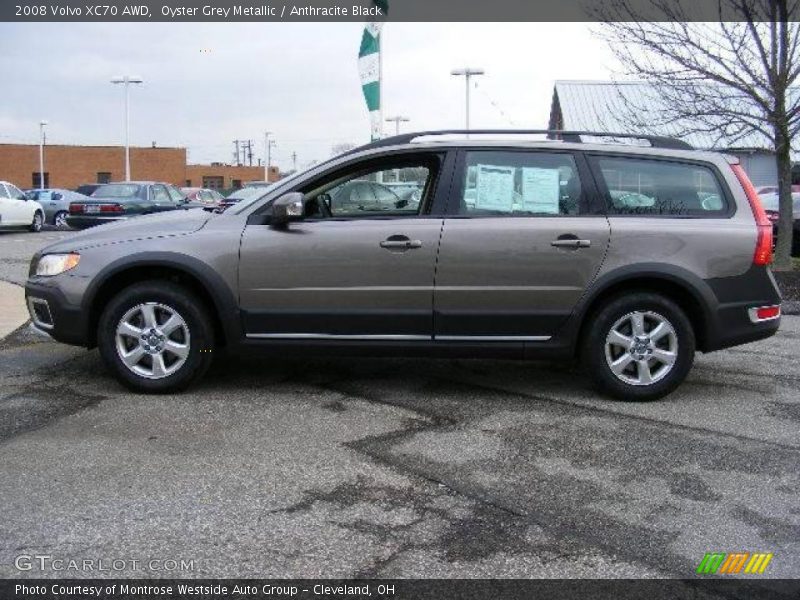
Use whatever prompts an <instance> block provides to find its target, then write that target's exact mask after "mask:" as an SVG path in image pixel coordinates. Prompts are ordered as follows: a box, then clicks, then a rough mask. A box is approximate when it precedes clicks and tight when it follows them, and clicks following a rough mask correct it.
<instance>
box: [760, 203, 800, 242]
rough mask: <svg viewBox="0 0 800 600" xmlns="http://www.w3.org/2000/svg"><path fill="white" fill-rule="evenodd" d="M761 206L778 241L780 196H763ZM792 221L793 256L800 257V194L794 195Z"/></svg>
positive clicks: (774, 237)
mask: <svg viewBox="0 0 800 600" xmlns="http://www.w3.org/2000/svg"><path fill="white" fill-rule="evenodd" d="M760 196H761V205H762V206H763V207H764V212H766V213H767V218H768V219H769V220H770V222H771V223H772V229H773V233H772V235H773V239H774V240H775V241H776V242H777V239H778V218H779V213H778V202H779V201H778V194H777V193H774V194H761V195H760ZM792 220H793V221H794V228H793V231H794V234H793V236H792V255H794V256H797V255H800V192H798V193H793V194H792Z"/></svg>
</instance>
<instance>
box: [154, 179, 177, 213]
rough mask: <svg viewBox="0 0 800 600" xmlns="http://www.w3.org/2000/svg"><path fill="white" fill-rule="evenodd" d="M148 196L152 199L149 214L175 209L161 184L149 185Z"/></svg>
mask: <svg viewBox="0 0 800 600" xmlns="http://www.w3.org/2000/svg"><path fill="white" fill-rule="evenodd" d="M150 194H151V198H152V205H151V206H152V208H151V209H150V211H151V212H164V211H167V210H174V209H175V203H174V202H173V201H172V198H170V195H169V192H168V191H167V188H166V186H163V185H161V184H155V185H151V186H150Z"/></svg>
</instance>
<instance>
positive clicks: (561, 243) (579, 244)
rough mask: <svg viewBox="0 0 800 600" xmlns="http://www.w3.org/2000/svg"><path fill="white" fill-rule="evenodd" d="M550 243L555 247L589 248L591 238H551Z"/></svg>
mask: <svg viewBox="0 0 800 600" xmlns="http://www.w3.org/2000/svg"><path fill="white" fill-rule="evenodd" d="M550 245H551V246H555V247H556V248H589V247H590V246H591V245H592V240H574V239H566V240H553V241H552V242H550Z"/></svg>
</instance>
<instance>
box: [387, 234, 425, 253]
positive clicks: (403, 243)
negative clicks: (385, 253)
mask: <svg viewBox="0 0 800 600" xmlns="http://www.w3.org/2000/svg"><path fill="white" fill-rule="evenodd" d="M380 246H381V248H385V249H387V250H413V249H414V248H422V242H421V241H420V240H412V239H409V238H407V237H406V236H404V235H390V236H389V237H388V238H386V239H385V240H383V241H382V242H381V243H380Z"/></svg>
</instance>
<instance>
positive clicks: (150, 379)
mask: <svg viewBox="0 0 800 600" xmlns="http://www.w3.org/2000/svg"><path fill="white" fill-rule="evenodd" d="M97 342H98V347H99V349H100V355H101V356H102V358H103V360H104V362H105V363H106V365H107V366H108V368H109V369H110V370H111V371H112V372H113V373H114V375H115V376H116V377H117V379H119V380H120V381H121V382H122V383H123V384H124V385H125V386H127V387H129V388H131V389H133V390H135V391H139V392H153V393H163V392H174V391H180V390H183V389H186V388H187V387H188V386H189V385H191V384H192V383H193V382H195V381H197V380H198V379H199V378H200V377H201V376H202V375H203V373H205V371H206V369H208V367H209V365H210V364H211V358H212V355H213V354H212V351H213V346H214V331H213V327H212V326H211V320H210V319H209V316H208V312H207V309H206V307H205V306H204V305H203V303H202V302H200V301H199V300H198V299H197V298H196V297H195V296H193V295H192V294H191V293H190V292H188V291H187V290H186V289H184V288H182V287H181V286H178V285H176V284H174V283H171V282H167V281H149V282H144V283H139V284H135V285H132V286H131V287H128V288H126V289H124V290H122V291H121V292H120V293H119V294H118V295H117V296H115V297H114V298H113V299H112V300H111V302H109V303H108V305H107V306H106V308H105V310H103V313H102V315H101V316H100V321H99V324H98V331H97Z"/></svg>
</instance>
